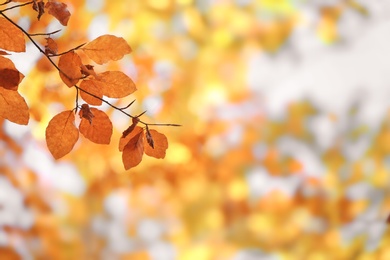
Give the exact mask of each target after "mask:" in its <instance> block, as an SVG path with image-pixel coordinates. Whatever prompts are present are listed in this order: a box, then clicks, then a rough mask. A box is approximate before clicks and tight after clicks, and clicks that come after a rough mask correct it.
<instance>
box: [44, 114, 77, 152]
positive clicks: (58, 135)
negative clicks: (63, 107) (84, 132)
mask: <svg viewBox="0 0 390 260" xmlns="http://www.w3.org/2000/svg"><path fill="white" fill-rule="evenodd" d="M74 121H75V116H74V113H73V111H72V110H67V111H64V112H61V113H59V114H57V115H56V116H54V117H53V118H52V119H51V120H50V122H49V125H48V126H47V128H46V144H47V147H48V148H49V151H50V153H51V154H52V155H53V157H54V158H55V159H59V158H61V157H63V156H65V155H66V154H68V153H69V152H70V151H71V150H72V149H73V146H74V145H75V144H76V142H77V140H78V139H79V130H78V129H77V128H76V126H75V124H74Z"/></svg>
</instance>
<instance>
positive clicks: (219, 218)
mask: <svg viewBox="0 0 390 260" xmlns="http://www.w3.org/2000/svg"><path fill="white" fill-rule="evenodd" d="M204 221H205V225H206V227H207V229H208V230H215V229H219V228H222V227H223V225H224V218H223V215H222V213H221V211H220V210H218V209H217V208H213V209H210V210H209V211H207V212H206V214H205V216H204Z"/></svg>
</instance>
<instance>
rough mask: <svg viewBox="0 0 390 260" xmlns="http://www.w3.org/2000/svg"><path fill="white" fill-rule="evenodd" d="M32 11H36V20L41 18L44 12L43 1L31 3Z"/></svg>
mask: <svg viewBox="0 0 390 260" xmlns="http://www.w3.org/2000/svg"><path fill="white" fill-rule="evenodd" d="M33 9H34V11H37V12H38V16H37V19H38V21H39V20H40V19H41V16H42V15H43V14H44V13H45V3H44V2H43V1H42V0H41V1H39V2H38V3H37V2H36V1H34V3H33Z"/></svg>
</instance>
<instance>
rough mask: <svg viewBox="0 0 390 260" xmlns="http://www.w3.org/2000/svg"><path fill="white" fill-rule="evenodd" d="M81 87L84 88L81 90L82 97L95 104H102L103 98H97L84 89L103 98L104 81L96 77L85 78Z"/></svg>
mask: <svg viewBox="0 0 390 260" xmlns="http://www.w3.org/2000/svg"><path fill="white" fill-rule="evenodd" d="M80 89H82V90H81V91H80V96H81V98H82V99H84V101H85V102H87V103H88V104H90V105H94V106H100V105H101V104H102V100H100V99H98V98H95V97H93V96H91V95H89V94H87V93H86V92H84V91H83V90H85V91H87V92H89V93H91V94H94V95H95V96H97V97H100V98H103V93H102V83H101V82H100V81H98V80H95V79H85V80H83V81H82V82H81V84H80Z"/></svg>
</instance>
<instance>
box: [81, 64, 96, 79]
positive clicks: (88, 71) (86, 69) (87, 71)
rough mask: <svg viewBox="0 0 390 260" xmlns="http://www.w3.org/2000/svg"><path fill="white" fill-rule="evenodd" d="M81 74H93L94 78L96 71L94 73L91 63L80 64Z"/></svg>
mask: <svg viewBox="0 0 390 260" xmlns="http://www.w3.org/2000/svg"><path fill="white" fill-rule="evenodd" d="M81 74H83V75H85V76H91V75H92V76H94V77H95V78H96V77H97V75H96V73H95V70H94V69H93V66H92V65H89V64H87V65H84V64H83V65H81Z"/></svg>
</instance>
